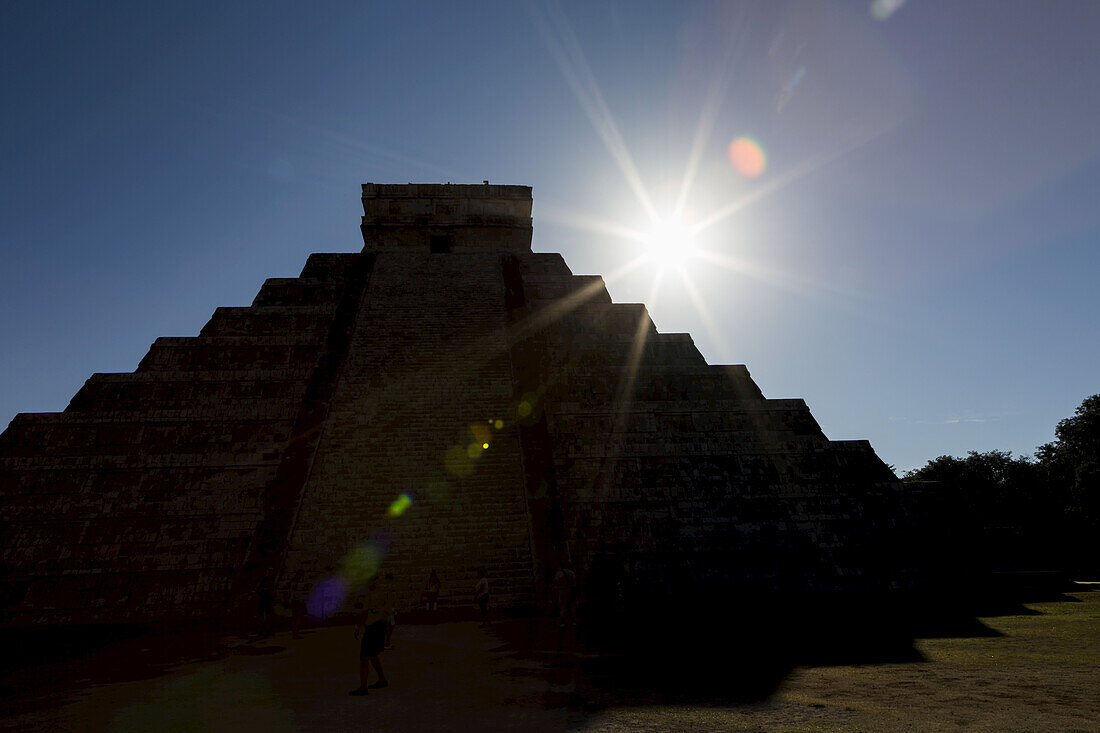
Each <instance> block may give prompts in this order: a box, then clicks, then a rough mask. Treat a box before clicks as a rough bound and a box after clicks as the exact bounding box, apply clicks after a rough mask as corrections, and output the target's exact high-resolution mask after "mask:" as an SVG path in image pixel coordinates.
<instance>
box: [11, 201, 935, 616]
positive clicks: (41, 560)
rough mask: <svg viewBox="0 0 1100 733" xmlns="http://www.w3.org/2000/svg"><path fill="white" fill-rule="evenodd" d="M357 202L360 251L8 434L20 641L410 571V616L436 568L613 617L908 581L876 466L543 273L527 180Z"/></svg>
mask: <svg viewBox="0 0 1100 733" xmlns="http://www.w3.org/2000/svg"><path fill="white" fill-rule="evenodd" d="M363 197H364V212H365V216H364V220H363V234H364V245H365V246H364V249H363V251H362V252H361V253H357V254H355V253H350V254H315V255H311V256H310V257H309V259H308V261H307V262H306V265H305V267H304V268H303V270H302V273H301V275H300V276H299V277H297V278H273V279H270V280H267V281H266V282H265V283H264V285H263V287H262V288H261V289H260V292H259V293H258V294H257V295H256V297H255V299H254V300H253V302H252V305H251V306H248V307H228V308H218V309H217V310H215V311H214V314H213V316H212V317H211V319H210V321H209V322H208V323H207V324H206V325H205V326H204V327H203V328H202V330H201V332H200V333H199V334H198V335H197V336H194V337H183V338H178V337H175V338H160V339H157V340H156V341H155V342H154V343H153V345H152V346H151V347H150V349H149V352H148V354H147V355H146V356H145V358H143V359H142V360H141V362H140V364H139V365H138V367H137V369H136V370H135V371H134V372H133V373H128V374H96V375H93V376H92V377H91V378H90V379H89V380H88V381H87V382H86V383H85V385H84V387H83V388H81V390H80V391H79V392H78V393H77V394H76V396H74V398H73V400H72V402H71V403H70V405H69V406H68V408H66V410H65V411H64V412H61V413H57V414H25V415H19V416H17V417H16V419H15V420H13V422H12V423H11V425H10V426H9V427H8V429H7V430H6V431H5V432H4V433H3V434H0V552H2V556H3V566H2V568H0V570H2V575H0V608H2V610H0V622H2V623H4V624H16V625H18V624H48V623H72V622H81V623H85V622H116V621H151V620H165V619H174V618H187V617H202V616H208V617H219V616H224V615H226V614H228V613H231V612H233V611H234V610H235V609H240V608H241V607H243V606H245V605H247V604H250V603H253V602H254V598H255V591H256V588H257V587H258V585H259V583H260V581H261V578H262V577H263V576H264V575H265V574H271V575H272V576H273V577H274V578H275V584H276V592H277V596H278V597H279V598H286V597H288V596H290V595H291V594H294V593H306V592H308V591H309V590H310V588H311V587H313V586H315V584H316V583H318V582H319V581H321V580H322V579H325V578H330V577H333V576H340V577H342V578H344V579H345V581H347V582H348V583H350V586H349V587H347V588H345V589H344V590H346V591H347V593H348V594H349V595H350V596H354V595H355V594H356V593H357V592H359V591H360V590H361V589H362V585H363V584H364V583H365V582H366V581H367V580H368V578H369V577H371V576H372V575H374V574H379V573H380V574H390V575H392V576H393V589H394V592H395V595H396V599H397V603H398V606H399V608H411V607H413V606H414V605H415V604H416V603H417V601H418V599H419V595H420V592H421V591H422V590H423V588H424V587H425V584H426V582H427V578H428V575H429V573H430V571H431V570H432V569H435V570H437V571H438V572H439V575H440V577H441V580H442V583H443V592H444V604H445V605H452V606H472V603H473V593H472V590H473V585H474V582H475V580H476V571H477V569H478V568H479V567H485V568H486V569H487V570H488V573H489V577H490V582H491V587H492V589H493V597H494V599H495V601H494V602H495V603H496V604H498V605H502V606H513V607H515V606H530V605H531V604H533V603H538V602H540V600H542V599H543V594H544V592H545V584H546V580H547V578H548V577H549V575H550V574H551V572H552V571H553V569H554V568H555V567H556V566H557V565H559V564H561V563H563V562H568V563H571V564H572V565H573V566H574V567H575V568H576V569H577V571H578V573H579V575H580V577H581V579H582V580H583V582H584V583H585V587H586V592H587V598H588V600H589V601H590V602H592V603H594V604H604V605H605V606H607V605H614V603H616V602H619V601H621V600H622V598H623V597H624V595H629V593H630V592H631V591H630V589H632V588H633V589H645V590H646V591H648V592H651V593H656V594H664V595H665V596H666V597H676V596H677V595H678V594H682V593H684V592H686V591H691V590H699V589H706V588H717V589H719V590H721V589H723V588H728V587H729V586H730V585H731V584H735V585H737V586H738V587H740V588H742V589H749V590H761V591H776V590H798V591H807V590H816V591H827V590H837V589H849V590H851V589H869V588H885V587H889V586H892V585H899V584H900V585H904V584H906V583H909V582H912V580H913V579H914V578H915V577H916V575H915V570H914V568H915V563H914V562H913V558H911V557H906V558H903V557H902V554H901V552H902V549H901V548H899V547H898V546H897V542H894V543H893V544H891V541H890V538H891V537H901V536H904V535H905V532H902V531H900V530H901V529H904V527H907V526H908V525H907V524H906V520H905V516H906V512H907V511H908V509H907V506H908V505H907V503H906V502H907V497H906V495H905V493H904V492H903V490H902V487H901V485H900V484H899V483H898V482H897V480H896V478H895V477H894V476H893V474H892V473H891V472H890V471H889V469H888V468H887V467H886V466H885V465H884V464H883V463H882V462H881V461H880V460H879V459H878V458H877V456H875V455H874V452H873V451H872V450H871V448H870V446H869V445H868V444H867V443H866V442H863V441H839V442H838V441H830V440H828V439H827V438H826V437H825V436H824V435H823V434H822V432H821V429H820V428H819V426H818V424H817V422H816V421H815V420H814V418H813V416H812V415H811V414H810V412H809V410H808V408H807V406H806V405H805V403H804V402H803V401H801V400H797V399H766V398H765V397H764V396H763V395H762V394H761V392H760V390H759V388H758V387H757V386H756V384H755V383H754V382H753V380H752V378H751V376H750V375H749V372H748V370H747V369H746V368H745V367H744V366H740V365H734V366H714V365H708V364H707V363H706V361H705V359H703V357H702V356H701V354H700V353H699V352H698V350H697V349H696V348H695V346H694V343H693V342H692V340H691V337H690V336H689V335H687V334H661V333H658V332H657V331H656V329H655V328H654V326H653V324H652V322H651V320H650V319H649V316H648V313H647V312H646V310H645V307H644V306H643V305H640V304H619V303H612V302H611V298H610V297H609V295H608V293H607V290H606V288H605V287H604V285H603V281H602V279H601V278H599V277H598V276H576V275H573V274H572V272H571V271H570V270H569V268H568V267H567V266H566V264H565V262H564V260H563V259H562V258H561V256H560V255H556V254H536V253H533V252H532V251H531V249H530V235H531V226H530V218H529V217H530V203H531V201H530V189H527V188H524V187H507V186H505V187H496V186H412V187H404V186H373V185H371V184H368V186H365V187H364V193H363ZM432 237H444V238H445V240H436V241H433V240H432ZM439 241H444V242H445V243H446V244H447V247H440V246H437V245H438V243H439ZM433 250H435V251H433Z"/></svg>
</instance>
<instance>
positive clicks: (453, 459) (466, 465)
mask: <svg viewBox="0 0 1100 733" xmlns="http://www.w3.org/2000/svg"><path fill="white" fill-rule="evenodd" d="M443 465H444V466H446V468H447V473H449V474H451V475H452V476H469V475H470V474H471V473H473V472H474V462H473V461H472V460H470V456H469V455H467V452H466V448H465V447H464V446H461V445H452V446H451V447H450V448H448V449H447V454H446V455H445V456H443Z"/></svg>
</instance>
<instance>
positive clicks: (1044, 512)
mask: <svg viewBox="0 0 1100 733" xmlns="http://www.w3.org/2000/svg"><path fill="white" fill-rule="evenodd" d="M1055 436H1056V440H1055V441H1054V442H1052V443H1047V444H1046V445H1044V446H1041V447H1040V448H1039V449H1038V450H1037V451H1036V452H1035V457H1036V460H1034V461H1033V460H1030V459H1028V458H1026V457H1024V456H1013V455H1012V454H1011V453H1008V452H1006V451H999V450H992V451H989V452H988V453H978V452H976V451H971V452H970V453H969V454H967V456H966V457H965V458H955V457H953V456H940V457H939V458H935V459H932V460H930V461H929V462H928V463H927V464H925V465H924V466H922V467H921V468H918V469H915V470H913V471H909V472H908V473H907V474H906V475H905V479H904V480H906V481H935V482H938V483H939V484H941V485H942V486H943V487H944V492H943V496H944V497H945V506H944V509H943V511H947V512H954V513H955V514H954V517H955V519H956V521H955V522H954V525H953V526H954V527H955V528H957V530H956V531H959V532H964V533H967V536H966V537H964V538H962V539H963V541H961V542H959V543H958V544H957V546H958V547H960V548H963V551H964V552H965V553H966V555H967V557H966V558H960V562H969V561H975V562H977V564H978V565H979V566H982V567H985V568H1002V569H1017V570H1018V569H1064V570H1076V571H1082V570H1092V569H1095V567H1094V566H1095V564H1096V560H1095V559H1093V558H1092V557H1091V555H1089V554H1088V553H1089V552H1090V549H1089V548H1090V546H1091V545H1092V544H1094V543H1095V538H1096V536H1097V535H1098V534H1100V395H1093V396H1092V397H1089V398H1087V399H1086V400H1085V401H1084V402H1082V403H1081V406H1080V407H1078V408H1077V410H1076V411H1075V413H1074V415H1073V417H1070V418H1066V419H1065V420H1062V421H1061V422H1059V423H1058V427H1057V428H1056V429H1055ZM1090 565H1091V566H1093V567H1090Z"/></svg>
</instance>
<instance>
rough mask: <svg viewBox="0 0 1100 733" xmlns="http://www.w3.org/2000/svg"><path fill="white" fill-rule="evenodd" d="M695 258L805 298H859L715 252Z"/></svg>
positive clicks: (699, 253) (813, 280)
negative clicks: (823, 295) (821, 295)
mask: <svg viewBox="0 0 1100 733" xmlns="http://www.w3.org/2000/svg"><path fill="white" fill-rule="evenodd" d="M695 256H696V257H698V258H699V259H702V260H705V261H707V262H710V263H713V264H716V265H719V266H721V267H724V268H725V269H727V270H729V271H730V272H734V273H737V274H739V275H744V276H745V277H749V278H751V279H753V280H757V281H759V282H762V283H764V284H766V285H770V286H771V287H774V288H778V289H780V290H784V291H787V292H790V293H794V294H796V295H801V296H803V297H810V296H813V295H816V294H817V293H821V292H827V293H830V294H832V295H840V296H844V297H849V298H853V297H858V293H854V292H851V291H848V290H845V289H843V288H839V287H836V286H835V285H831V284H829V283H828V282H825V281H823V280H821V279H816V278H808V277H803V276H801V275H795V274H793V273H790V272H785V271H783V270H778V269H776V268H774V267H768V266H767V265H763V264H760V263H759V262H750V261H749V260H746V259H742V258H739V257H734V256H732V255H728V254H723V253H720V252H715V251H713V250H697V251H696V253H695Z"/></svg>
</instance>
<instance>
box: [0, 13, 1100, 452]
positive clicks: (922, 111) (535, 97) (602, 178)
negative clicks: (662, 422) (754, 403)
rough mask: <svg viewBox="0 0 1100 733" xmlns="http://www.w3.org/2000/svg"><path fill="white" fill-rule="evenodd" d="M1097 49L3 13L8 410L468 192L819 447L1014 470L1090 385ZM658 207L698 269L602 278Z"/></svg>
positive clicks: (674, 26)
mask: <svg viewBox="0 0 1100 733" xmlns="http://www.w3.org/2000/svg"><path fill="white" fill-rule="evenodd" d="M884 5H889V4H888V3H886V4H884ZM894 5H898V3H896V2H895V3H894ZM877 15H878V16H882V15H884V14H883V13H878V14H877ZM1098 36H1100V4H1097V3H1095V2H1091V1H1090V0H1082V1H1081V2H1069V1H1056V0H1051V1H1050V2H1042V3H1040V2H1015V1H1013V0H996V1H993V0H990V1H989V2H969V3H956V2H951V1H949V0H944V1H943V2H936V1H931V0H909V2H905V3H902V4H900V6H899V7H896V9H895V11H894V12H893V13H892V14H890V15H889V17H886V18H885V19H882V18H881V17H876V13H873V12H872V4H871V3H870V2H865V1H863V0H858V1H857V0H853V1H852V2H841V1H839V0H836V1H833V2H826V1H819V2H783V1H781V0H778V1H776V2H767V3H764V2H760V3H733V2H714V3H682V4H678V3H672V2H619V3H600V2H577V3H573V2H562V3H545V2H531V3H523V2H501V3H491V2H482V3H444V2H439V3H427V2H424V3H418V2H403V3H368V2H331V3H326V2H314V3H309V4H304V3H282V2H272V3H262V4H261V3H232V2H191V3H173V4H168V3H144V2H134V3H52V2H35V3H23V2H3V3H0V99H2V100H3V105H2V109H0V133H2V134H0V424H6V423H7V422H8V421H9V420H10V419H11V417H12V416H14V415H15V413H17V412H42V411H53V410H60V409H63V408H64V407H65V405H66V404H67V402H68V400H69V398H70V397H71V396H72V395H73V393H75V391H76V390H77V389H78V388H79V387H80V385H81V384H82V383H83V381H84V380H85V379H86V378H87V377H88V376H89V375H91V374H92V373H93V372H111V371H131V370H133V369H134V367H135V366H136V365H137V363H138V361H139V360H140V358H141V357H142V355H143V354H144V353H145V351H146V349H147V348H148V346H149V344H150V343H151V342H152V341H153V339H154V338H156V337H157V336H165V335H192V334H195V333H197V332H198V330H199V328H201V326H202V324H203V323H204V322H205V321H206V319H207V318H209V316H210V314H211V313H212V312H213V310H214V308H215V307H217V306H219V305H243V304H247V303H249V302H251V299H252V297H253V296H254V295H255V292H256V290H257V289H258V288H259V286H260V284H261V283H262V282H263V280H264V279H265V278H267V277H275V276H293V275H296V274H297V272H298V271H299V269H300V268H301V266H302V264H303V263H304V261H305V258H306V256H307V255H308V254H309V253H310V252H318V251H347V252H350V251H357V250H358V249H359V248H360V247H361V241H360V237H359V231H358V217H359V215H360V213H361V211H360V207H359V201H358V197H359V184H360V183H363V182H366V181H373V182H405V181H415V182H444V181H452V182H456V183H459V182H480V181H481V180H483V179H489V180H491V181H493V182H495V183H514V184H525V185H531V186H533V187H534V197H535V209H534V217H535V239H534V247H535V249H536V251H545V252H561V253H562V254H563V255H564V256H565V258H566V261H567V262H568V263H569V265H570V266H571V268H572V269H573V271H574V272H575V273H578V274H582V273H584V274H588V273H599V274H603V275H605V276H607V277H608V280H609V289H610V290H611V293H612V296H613V298H614V299H615V300H616V301H618V302H637V301H643V302H646V304H647V305H648V306H649V309H650V312H651V314H652V315H653V318H654V320H655V321H656V323H657V326H658V328H659V329H660V330H661V331H666V332H683V331H686V332H690V333H691V334H692V336H693V337H694V338H695V342H696V344H697V345H698V346H699V348H700V349H701V350H702V352H703V353H704V355H705V356H706V357H707V359H708V360H709V361H710V362H711V363H743V364H746V365H747V366H748V368H749V370H750V371H751V372H752V374H753V376H754V377H755V378H756V380H757V382H758V383H759V384H760V386H761V388H762V389H763V390H764V393H765V394H766V395H767V396H769V397H802V398H804V399H805V400H806V401H807V402H808V403H809V405H810V407H811V409H812V410H813V412H814V415H815V416H816V417H817V419H818V421H819V422H820V423H821V425H822V427H823V428H824V429H825V431H826V433H827V434H828V435H829V437H831V438H836V439H850V438H867V439H869V440H870V441H871V442H872V444H873V445H874V446H875V448H876V450H877V451H878V452H879V455H880V456H882V458H883V459H884V460H886V461H887V462H888V463H891V464H894V465H895V466H897V467H898V469H899V470H904V469H906V468H910V467H914V466H918V465H921V464H923V463H924V461H925V460H927V459H929V458H933V457H935V456H938V455H941V454H955V455H961V454H964V453H965V452H966V451H968V450H989V449H993V448H999V449H1004V450H1011V451H1014V452H1018V453H1025V454H1030V453H1031V451H1032V450H1034V448H1035V447H1036V446H1037V445H1038V444H1040V443H1043V442H1046V441H1048V440H1050V439H1051V438H1052V437H1053V429H1054V425H1055V424H1056V423H1057V421H1058V420H1059V419H1061V418H1064V417H1067V416H1068V415H1070V414H1071V413H1072V411H1073V409H1074V408H1075V407H1076V406H1077V405H1078V404H1079V403H1080V402H1081V400H1082V399H1084V398H1085V397H1086V396H1088V395H1090V394H1094V393H1096V392H1100V369H1098V366H1100V327H1098V325H1097V324H1098V321H1100V307H1098V306H1100V295H1098V294H1097V288H1096V281H1097V273H1098V272H1100V205H1098V202H1100V124H1098V121H1100V54H1097V53H1096V50H1095V39H1096V38H1097V37H1098ZM742 137H748V138H751V139H752V140H754V141H755V142H756V143H757V144H758V146H759V148H760V149H761V150H762V151H763V152H764V154H765V159H766V166H765V169H764V171H763V172H762V173H761V174H760V175H757V176H754V177H750V176H746V175H745V174H744V173H743V172H741V171H739V170H738V169H737V168H736V167H735V166H734V165H732V164H731V160H730V158H729V156H728V147H729V145H730V143H731V142H732V141H733V140H735V139H737V138H742ZM689 171H691V172H692V175H690V176H687V175H686V174H687V173H688V172H689ZM686 178H690V181H691V185H690V186H688V187H685V186H684V181H685V179H686ZM639 192H642V194H641V195H642V196H644V197H646V198H648V200H649V202H650V204H649V208H647V206H646V205H645V204H643V203H642V201H641V198H640V195H639ZM680 200H682V202H683V206H682V209H683V212H684V214H683V216H684V218H685V220H686V221H688V223H690V224H693V225H695V226H696V227H699V226H701V225H702V224H704V223H706V222H708V220H710V223H709V225H708V226H705V227H703V228H701V229H699V231H698V232H697V234H696V237H695V239H696V241H695V244H694V247H695V248H696V249H695V250H694V252H696V254H695V255H694V256H686V255H685V256H684V257H683V258H681V259H679V260H676V261H673V262H672V263H670V264H668V265H667V266H666V267H665V269H663V270H661V269H659V268H658V267H657V266H655V265H654V264H653V263H650V262H647V263H645V264H643V265H641V266H639V267H636V268H635V269H633V270H632V271H630V272H629V273H627V274H625V275H622V276H619V277H614V276H613V275H614V273H616V272H618V271H619V270H621V269H622V268H623V267H624V265H626V264H627V263H629V262H632V261H633V260H635V259H636V258H637V256H638V253H639V247H640V246H641V245H640V243H639V242H638V241H636V240H635V239H630V238H624V237H622V236H619V235H618V234H617V233H616V232H618V231H619V230H622V229H624V228H626V229H630V230H635V231H640V232H645V231H647V230H648V229H649V227H650V226H651V218H652V217H651V214H650V213H649V211H652V214H653V215H655V216H657V217H659V218H664V217H668V216H670V215H671V212H672V211H673V210H675V209H676V203H677V201H680ZM718 214H724V216H718ZM687 251H688V250H687V249H685V252H687ZM659 273H663V274H661V277H660V282H659V287H658V288H656V289H655V288H654V281H655V280H657V279H658V274H659ZM681 273H682V274H681Z"/></svg>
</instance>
